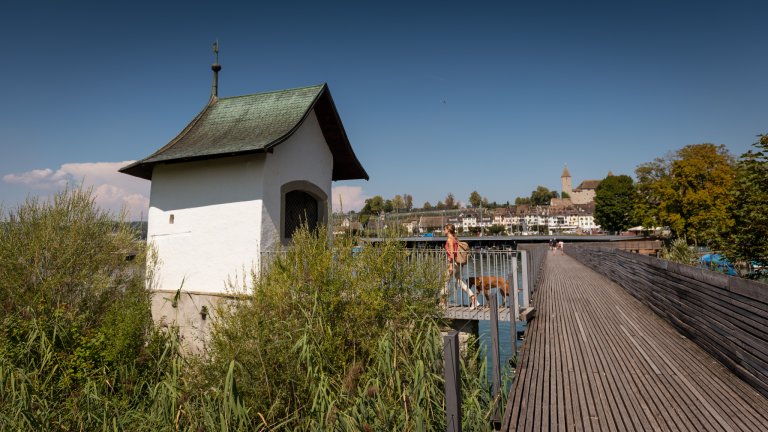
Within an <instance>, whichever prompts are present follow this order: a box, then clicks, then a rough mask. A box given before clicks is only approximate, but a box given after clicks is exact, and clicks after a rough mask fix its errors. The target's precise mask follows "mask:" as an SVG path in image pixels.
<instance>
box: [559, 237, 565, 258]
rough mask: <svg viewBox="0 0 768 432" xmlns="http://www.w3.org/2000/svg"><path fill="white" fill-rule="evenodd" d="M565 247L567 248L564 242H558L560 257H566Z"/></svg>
mask: <svg viewBox="0 0 768 432" xmlns="http://www.w3.org/2000/svg"><path fill="white" fill-rule="evenodd" d="M563 246H565V245H564V244H563V241H562V240H560V241H559V242H557V250H559V251H560V255H565V252H564V251H563Z"/></svg>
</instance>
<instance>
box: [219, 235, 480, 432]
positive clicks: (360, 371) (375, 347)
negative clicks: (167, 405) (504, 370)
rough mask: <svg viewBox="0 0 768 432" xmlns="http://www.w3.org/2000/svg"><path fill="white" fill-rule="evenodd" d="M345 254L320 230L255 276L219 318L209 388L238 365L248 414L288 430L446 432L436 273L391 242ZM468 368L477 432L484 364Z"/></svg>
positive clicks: (347, 248) (471, 417)
mask: <svg viewBox="0 0 768 432" xmlns="http://www.w3.org/2000/svg"><path fill="white" fill-rule="evenodd" d="M351 251H352V244H351V243H348V242H344V243H342V244H338V245H335V247H329V245H328V241H327V239H326V238H325V237H324V236H323V235H322V234H320V233H318V232H309V231H307V230H306V229H304V230H301V231H300V232H297V233H296V234H294V237H293V245H292V246H291V248H289V249H287V250H286V251H284V252H283V253H280V254H278V255H277V256H276V257H275V258H274V261H273V262H272V263H271V265H270V266H269V270H268V271H266V272H264V273H263V274H260V275H256V274H254V275H253V291H252V294H251V295H249V296H247V297H246V298H244V299H243V300H241V301H238V302H235V303H232V304H230V305H229V307H228V308H226V309H225V310H223V311H219V314H218V316H219V320H218V321H217V322H216V324H215V325H214V331H213V335H212V343H211V347H210V348H211V351H210V358H211V361H212V363H213V364H217V365H218V366H217V367H214V368H212V369H213V370H217V371H219V372H218V373H214V374H211V376H209V380H210V382H217V381H219V380H221V375H220V374H221V371H222V370H223V368H222V367H221V365H225V364H228V363H230V362H236V363H237V364H239V365H242V368H241V369H239V372H238V373H237V374H236V379H237V381H238V383H239V388H240V394H241V396H242V397H243V399H244V401H245V404H246V405H247V406H249V407H251V408H252V409H253V410H254V411H255V412H257V413H259V414H260V415H263V416H264V418H265V419H266V421H267V423H268V424H270V425H272V424H273V423H281V424H284V426H285V427H286V428H287V429H289V430H406V429H409V428H410V429H415V430H440V429H444V428H445V424H444V422H445V411H444V404H445V401H444V396H443V378H442V368H443V365H442V361H443V360H442V339H441V336H440V332H439V330H438V325H437V323H438V319H439V317H440V311H439V310H438V307H437V298H438V295H439V292H440V289H441V287H442V285H443V279H442V278H443V275H442V271H441V267H440V266H439V265H437V262H434V261H433V262H430V261H429V259H427V260H426V261H425V260H422V259H417V257H416V256H415V255H410V254H409V253H408V251H406V250H405V249H404V247H403V246H402V245H401V244H399V243H397V242H394V241H389V242H384V243H382V244H379V245H375V246H374V245H370V246H366V247H364V248H363V249H362V251H361V252H360V253H359V254H357V255H354V256H353V254H352V253H351ZM433 259H434V257H433ZM475 354H476V353H475ZM468 358H469V359H472V358H475V355H470V356H469V357H468ZM464 367H465V375H464V376H465V387H466V388H465V395H469V397H467V398H466V399H465V400H466V401H468V402H466V403H465V406H468V407H473V408H471V409H470V411H469V412H468V413H467V415H466V416H465V419H467V425H470V424H472V426H467V428H468V429H467V430H482V427H480V426H478V425H482V424H486V425H487V421H484V419H485V418H487V411H488V400H487V399H488V396H487V390H482V391H478V390H477V389H485V388H487V385H486V384H487V383H485V380H486V374H485V370H484V365H483V362H478V361H476V360H475V361H469V362H466V363H465V366H464ZM473 422H475V424H473ZM478 427H480V428H479V429H478Z"/></svg>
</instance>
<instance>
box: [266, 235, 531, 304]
mask: <svg viewBox="0 0 768 432" xmlns="http://www.w3.org/2000/svg"><path fill="white" fill-rule="evenodd" d="M405 252H406V253H405V254H404V255H403V258H404V259H408V260H415V261H416V262H419V263H423V264H424V265H431V266H442V268H443V269H444V270H443V271H444V277H443V284H444V285H443V286H442V290H441V297H442V298H441V299H440V301H441V302H443V303H444V304H445V305H446V306H447V307H449V308H451V307H466V308H467V309H468V310H472V309H483V308H488V307H490V298H491V296H497V299H498V304H499V305H500V306H502V307H504V306H507V305H508V306H510V307H512V308H513V310H515V311H519V310H520V309H521V308H524V307H527V306H528V303H529V298H530V295H529V294H530V292H531V287H530V285H531V284H532V282H534V281H535V277H536V275H535V272H534V275H532V276H533V278H530V277H529V275H528V273H529V270H530V268H531V265H530V264H529V263H528V261H530V259H531V258H532V257H531V254H530V253H526V252H525V251H516V250H497V249H473V250H472V251H471V252H470V254H469V257H468V260H467V263H466V264H461V265H456V269H455V271H454V272H453V273H452V274H451V273H449V271H448V261H447V258H446V252H445V251H444V250H443V249H432V248H417V249H406V250H405ZM284 253H285V251H279V252H272V251H269V252H262V253H261V256H260V259H259V263H258V268H259V270H260V272H265V271H267V270H268V269H269V267H270V265H271V264H272V262H273V261H274V258H275V257H276V256H277V255H278V254H284ZM352 253H354V250H353V251H352ZM537 261H538V260H537ZM473 297H474V298H475V299H476V304H473V301H472V300H473ZM473 306H474V307H473Z"/></svg>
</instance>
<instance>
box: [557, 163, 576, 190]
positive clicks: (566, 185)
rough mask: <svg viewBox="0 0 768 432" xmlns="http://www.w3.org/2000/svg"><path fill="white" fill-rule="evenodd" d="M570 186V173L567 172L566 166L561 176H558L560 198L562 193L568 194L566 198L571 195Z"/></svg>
mask: <svg viewBox="0 0 768 432" xmlns="http://www.w3.org/2000/svg"><path fill="white" fill-rule="evenodd" d="M571 188H572V184H571V173H570V172H568V165H566V166H565V167H564V168H563V174H562V175H561V176H560V193H561V196H562V194H563V193H565V194H568V196H572V195H573V190H572V189H571Z"/></svg>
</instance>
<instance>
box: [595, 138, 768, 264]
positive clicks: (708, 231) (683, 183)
mask: <svg viewBox="0 0 768 432" xmlns="http://www.w3.org/2000/svg"><path fill="white" fill-rule="evenodd" d="M753 147H754V149H752V150H750V151H748V152H746V153H744V154H742V155H741V156H740V157H739V158H736V157H734V156H733V155H732V154H731V153H730V152H729V151H728V149H727V148H726V147H725V146H724V145H716V144H710V143H704V144H693V145H688V146H685V147H683V148H681V149H679V150H677V151H675V152H673V153H671V154H669V155H667V156H665V157H658V158H656V159H654V160H653V161H651V162H646V163H643V164H641V165H639V166H638V167H637V168H636V169H635V177H636V178H637V182H636V183H633V181H632V179H631V178H630V177H629V176H626V175H619V176H608V177H606V178H605V179H604V180H603V181H602V182H601V183H600V185H599V186H598V187H597V189H596V191H595V194H596V196H595V215H594V216H595V223H597V224H599V225H600V226H601V227H602V228H603V229H604V230H606V231H609V232H620V231H623V230H626V229H627V228H629V227H631V226H633V225H642V226H643V227H646V228H649V229H650V228H653V227H668V228H669V230H670V231H671V233H672V236H673V237H674V238H680V239H685V240H686V241H687V242H688V243H690V244H698V245H706V246H709V247H711V248H714V249H717V250H719V251H721V252H722V253H724V254H725V255H726V256H728V257H729V258H731V259H732V260H740V261H760V262H767V261H768V155H767V153H766V152H767V151H768V135H758V141H757V142H756V143H754V144H753Z"/></svg>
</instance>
